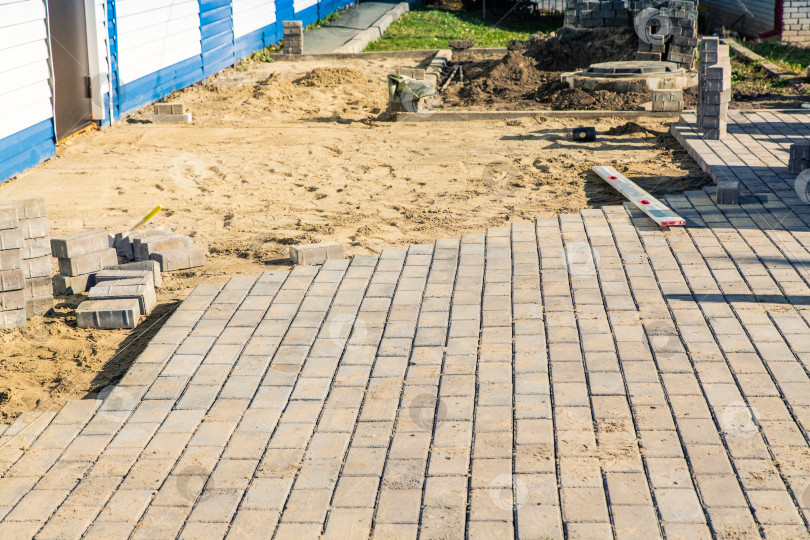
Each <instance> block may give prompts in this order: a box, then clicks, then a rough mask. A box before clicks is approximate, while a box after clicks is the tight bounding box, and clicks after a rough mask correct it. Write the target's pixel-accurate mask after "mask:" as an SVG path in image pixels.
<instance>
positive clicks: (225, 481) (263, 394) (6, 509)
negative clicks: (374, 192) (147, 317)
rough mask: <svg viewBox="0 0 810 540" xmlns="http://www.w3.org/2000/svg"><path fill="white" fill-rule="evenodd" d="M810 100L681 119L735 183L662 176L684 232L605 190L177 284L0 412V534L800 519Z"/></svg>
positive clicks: (696, 145) (698, 528)
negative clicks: (71, 370)
mask: <svg viewBox="0 0 810 540" xmlns="http://www.w3.org/2000/svg"><path fill="white" fill-rule="evenodd" d="M805 116H806V115H805V113H795V114H785V113H772V112H764V111H760V112H757V113H737V112H735V113H733V114H732V119H733V120H734V124H733V126H731V127H730V128H729V135H730V136H729V138H728V139H727V140H724V141H703V140H700V139H698V138H696V137H695V134H694V131H693V130H692V128H691V127H690V126H689V125H688V124H682V125H680V126H679V127H677V128H676V132H677V135H678V136H679V138H680V139H681V140H683V141H684V143H685V144H686V146H687V148H688V149H690V151H691V152H692V153H693V154H695V155H696V156H699V157H700V160H702V161H701V163H702V165H703V166H704V167H705V168H706V169H707V170H709V171H711V172H712V174H714V175H715V176H716V177H717V178H726V177H727V176H729V175H730V176H733V177H734V178H736V179H738V180H740V181H741V183H742V184H743V186H744V192H743V197H742V201H741V205H740V206H738V207H728V206H723V207H718V206H716V205H715V204H714V200H713V196H712V193H713V192H712V190H711V188H707V189H706V190H702V191H695V192H687V193H685V194H684V195H681V196H670V197H667V198H666V201H667V203H668V204H669V205H670V206H672V207H673V209H675V210H676V211H677V212H678V213H680V214H681V215H682V216H684V217H685V218H686V219H687V222H688V223H687V226H686V227H685V228H682V229H677V230H676V229H673V230H662V229H659V228H658V227H656V226H654V225H653V224H652V223H651V222H649V221H648V220H647V219H646V218H644V217H641V216H639V215H638V213H637V212H635V211H634V210H627V209H626V208H623V207H605V208H602V209H601V210H583V211H582V212H580V213H579V214H568V215H560V216H557V217H556V218H542V219H538V220H536V221H535V222H531V223H513V224H511V226H510V227H504V228H492V229H489V230H488V231H486V232H485V233H483V234H468V235H464V236H462V237H461V238H460V239H441V240H438V241H437V242H436V243H435V244H434V245H414V246H410V247H408V248H407V249H391V250H385V251H383V253H382V254H381V255H380V256H379V257H377V256H358V257H355V258H354V259H353V260H352V261H348V260H330V261H327V262H326V263H325V264H324V265H323V267H320V268H319V267H303V266H299V267H296V268H295V269H294V270H293V271H292V272H268V273H265V274H263V275H262V276H259V277H246V278H235V279H233V280H231V281H230V282H229V283H228V284H225V285H203V286H200V287H198V288H197V289H196V290H195V291H194V292H193V293H192V294H191V295H190V296H189V297H188V299H187V300H186V301H185V302H184V303H183V304H181V306H180V307H179V308H178V309H177V310H176V312H175V314H174V316H173V317H171V318H170V319H169V320H168V321H167V323H166V324H165V325H164V327H163V328H162V329H161V330H160V332H158V334H157V335H156V336H155V338H154V339H153V341H152V343H151V344H150V345H149V347H147V348H146V350H145V351H144V352H143V354H142V355H141V356H140V357H139V358H138V359H137V360H136V361H135V363H134V364H133V366H132V367H131V368H130V370H129V371H128V373H127V374H126V375H125V377H124V378H123V379H122V381H121V383H120V384H119V385H117V386H116V387H115V388H114V389H111V391H108V392H105V395H104V397H103V399H99V400H77V401H70V402H68V403H67V404H66V405H65V406H64V407H62V408H61V410H59V411H58V414H56V413H57V411H53V412H49V413H42V412H36V413H28V414H26V415H23V416H22V417H21V418H20V419H18V421H17V422H15V423H14V424H13V425H11V426H9V427H6V428H0V429H2V432H0V536H2V537H4V538H5V537H9V538H12V537H18V536H19V537H33V536H34V535H36V536H37V537H42V538H57V537H78V536H81V535H84V537H85V538H94V537H104V538H108V537H126V536H130V535H131V537H132V538H155V537H189V538H190V537H203V536H204V537H225V536H227V537H228V538H255V537H260V536H270V535H273V534H275V535H276V536H277V537H279V538H282V537H287V536H289V535H293V534H295V535H297V536H302V537H310V536H312V537H315V536H318V535H321V534H322V535H323V536H324V537H325V538H369V537H375V538H377V537H380V538H390V537H394V536H396V535H403V536H415V535H416V534H417V533H421V535H422V536H423V537H456V536H463V535H468V536H469V537H471V538H475V537H478V536H481V537H486V538H491V537H497V536H498V535H499V534H503V535H505V536H508V537H510V538H514V537H520V538H535V537H542V536H545V537H550V538H564V537H569V538H578V537H583V538H597V537H598V538H602V537H611V536H612V537H616V538H634V537H638V538H657V537H667V538H670V537H674V538H677V537H686V538H710V537H723V536H727V535H734V534H736V535H742V536H745V537H805V536H806V531H807V528H808V524H809V523H810V522H808V520H810V508H808V504H809V503H808V500H809V497H810V496H808V493H810V487H808V486H810V475H808V473H807V471H808V470H810V458H808V454H807V447H808V442H809V440H808V428H810V425H808V422H810V400H809V399H808V398H807V395H808V390H810V377H808V374H810V371H809V370H810V339H808V338H807V335H808V333H809V332H808V330H810V309H808V308H807V298H810V292H808V291H810V271H808V269H807V268H805V263H806V260H807V257H808V255H810V251H808V248H810V227H808V224H809V223H810V221H808V220H810V211H808V207H807V205H805V204H804V203H803V202H802V201H801V197H800V196H799V195H797V194H796V193H795V192H793V191H792V186H791V185H790V182H791V178H789V177H788V176H787V175H786V174H785V173H784V167H785V156H786V154H787V151H786V148H787V143H786V142H785V141H789V140H799V139H802V138H803V137H804V135H803V134H804V133H805V130H804V129H803V127H802V126H801V125H800V122H801V121H803V120H804V119H805ZM685 118H686V119H687V120H689V115H688V114H687V115H685ZM700 160H699V161H700Z"/></svg>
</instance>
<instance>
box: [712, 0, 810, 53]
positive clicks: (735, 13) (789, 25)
mask: <svg viewBox="0 0 810 540" xmlns="http://www.w3.org/2000/svg"><path fill="white" fill-rule="evenodd" d="M702 5H703V6H704V8H705V10H706V15H707V17H708V19H709V21H711V22H712V23H714V24H715V25H722V26H725V27H726V28H728V29H730V30H733V31H735V32H739V33H740V34H742V35H744V36H748V37H758V36H759V35H760V34H762V33H764V32H770V31H771V30H773V29H774V22H775V16H774V10H775V8H776V1H775V0H702ZM781 30H782V32H781V37H780V40H781V41H782V42H783V43H793V44H800V45H805V44H808V43H810V0H783V1H782V28H781Z"/></svg>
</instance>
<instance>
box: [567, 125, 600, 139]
mask: <svg viewBox="0 0 810 540" xmlns="http://www.w3.org/2000/svg"><path fill="white" fill-rule="evenodd" d="M571 135H572V138H573V139H574V140H575V141H580V142H593V141H595V140H596V128H595V127H577V128H574V129H573V130H572V132H571Z"/></svg>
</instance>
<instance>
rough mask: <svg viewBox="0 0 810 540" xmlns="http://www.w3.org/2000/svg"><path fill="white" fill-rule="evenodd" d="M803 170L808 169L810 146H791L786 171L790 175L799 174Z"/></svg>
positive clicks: (809, 165) (809, 167) (795, 144)
mask: <svg viewBox="0 0 810 540" xmlns="http://www.w3.org/2000/svg"><path fill="white" fill-rule="evenodd" d="M805 169H810V144H798V143H794V144H791V145H790V159H789V161H788V170H789V171H790V173H791V174H801V172H802V171H804V170H805Z"/></svg>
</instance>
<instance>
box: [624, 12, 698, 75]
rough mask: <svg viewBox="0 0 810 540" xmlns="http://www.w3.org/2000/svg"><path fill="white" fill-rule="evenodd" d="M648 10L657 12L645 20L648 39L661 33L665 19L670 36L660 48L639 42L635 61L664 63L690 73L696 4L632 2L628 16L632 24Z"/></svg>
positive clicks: (695, 47) (695, 42)
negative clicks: (651, 9) (639, 15)
mask: <svg viewBox="0 0 810 540" xmlns="http://www.w3.org/2000/svg"><path fill="white" fill-rule="evenodd" d="M648 8H653V9H657V10H658V15H657V16H656V17H653V18H650V19H649V20H648V26H649V33H650V35H656V34H659V33H660V31H661V30H660V27H661V25H662V20H664V19H666V21H667V23H668V26H669V28H668V30H669V35H668V36H666V39H664V40H663V43H660V44H650V43H647V42H646V41H644V40H639V46H638V53H636V60H666V61H667V62H673V63H675V64H677V65H678V66H679V67H682V68H685V69H692V67H694V63H695V53H696V51H697V46H698V37H697V18H698V6H697V2H693V1H691V0H665V1H660V0H658V1H637V2H632V5H631V13H632V15H633V19H634V21H635V19H636V16H637V15H638V14H639V13H641V12H642V11H643V10H645V9H648ZM655 27H658V28H659V29H656V28H655Z"/></svg>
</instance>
